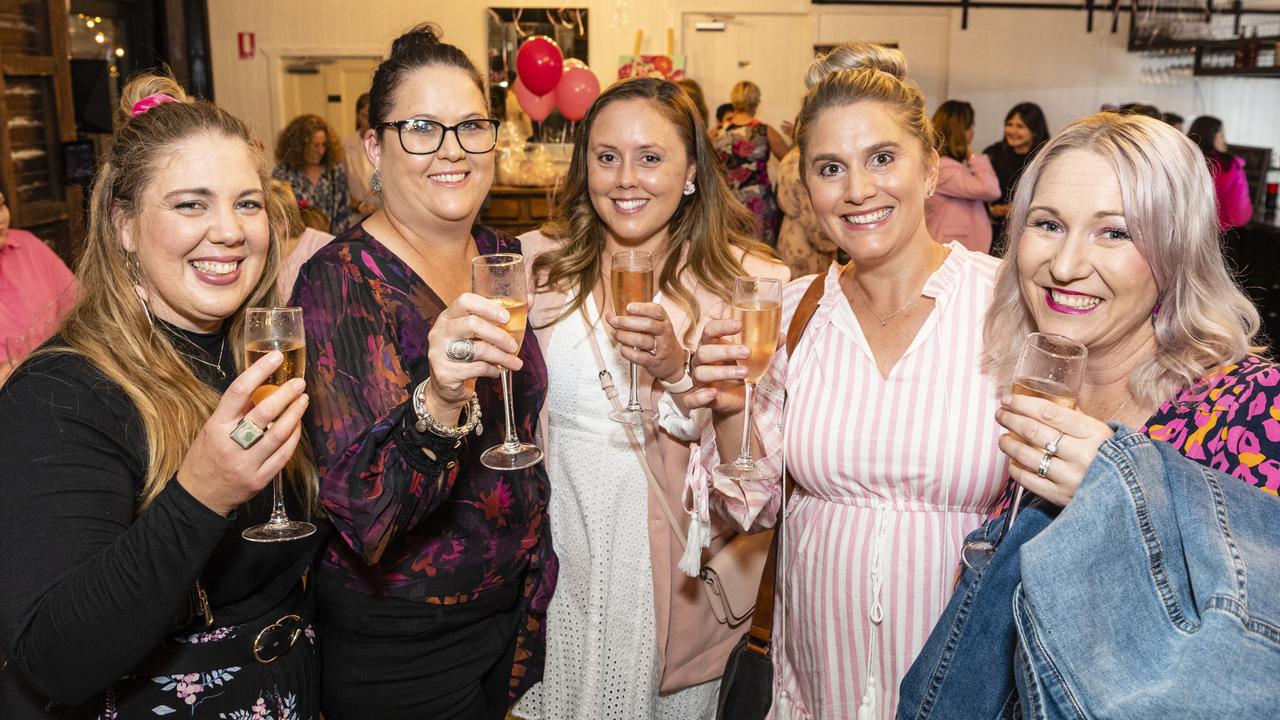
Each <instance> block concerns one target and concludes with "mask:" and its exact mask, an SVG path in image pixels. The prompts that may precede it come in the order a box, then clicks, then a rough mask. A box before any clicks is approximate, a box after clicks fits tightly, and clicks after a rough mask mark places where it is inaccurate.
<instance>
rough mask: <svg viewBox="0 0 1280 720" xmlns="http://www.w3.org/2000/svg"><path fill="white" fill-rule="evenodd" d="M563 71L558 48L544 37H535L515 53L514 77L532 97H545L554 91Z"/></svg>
mask: <svg viewBox="0 0 1280 720" xmlns="http://www.w3.org/2000/svg"><path fill="white" fill-rule="evenodd" d="M563 70H564V55H562V54H561V53H560V46H559V45H556V41H555V40H552V39H551V38H549V37H547V36H546V35H535V36H533V37H531V38H529V39H528V40H526V41H525V42H524V44H523V45H521V46H520V50H519V52H517V53H516V75H517V76H519V77H520V79H521V80H523V81H524V86H525V87H527V88H529V91H530V92H532V93H533V94H534V95H546V94H547V93H549V92H551V91H552V90H555V89H556V84H557V83H559V82H560V74H561V73H562V72H563Z"/></svg>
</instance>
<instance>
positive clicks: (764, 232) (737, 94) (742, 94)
mask: <svg viewBox="0 0 1280 720" xmlns="http://www.w3.org/2000/svg"><path fill="white" fill-rule="evenodd" d="M729 99H730V101H731V102H732V103H733V112H731V113H729V114H728V115H726V116H725V118H724V125H723V128H722V130H721V132H720V134H719V135H718V136H717V137H716V139H715V148H716V154H718V155H719V156H720V160H721V161H722V162H724V167H725V173H726V174H727V175H728V178H729V187H730V188H731V189H732V190H733V194H734V195H736V196H737V198H738V200H739V201H740V202H741V203H742V204H743V205H746V206H747V209H748V210H750V211H751V212H752V214H754V215H755V216H756V217H757V218H758V219H759V223H760V229H759V233H758V234H757V236H756V237H757V238H758V239H759V240H760V241H762V242H763V243H764V244H766V245H768V246H770V247H773V246H775V245H777V244H778V223H779V221H780V220H781V217H779V214H778V201H777V198H776V197H775V196H774V192H773V183H772V182H770V180H769V157H770V155H772V156H773V157H774V158H777V159H778V160H781V159H782V158H783V156H784V155H786V154H787V151H788V150H790V149H791V146H790V145H789V144H788V143H787V141H786V139H785V138H783V137H782V135H781V134H780V133H779V132H778V131H777V130H774V129H773V128H771V127H769V126H768V125H766V124H764V123H762V122H760V121H759V120H757V119H756V116H755V115H756V110H758V109H759V108H760V86H758V85H756V84H755V83H753V82H751V81H750V80H742V81H740V82H739V83H738V84H737V85H734V86H733V91H732V92H731V93H730V94H729Z"/></svg>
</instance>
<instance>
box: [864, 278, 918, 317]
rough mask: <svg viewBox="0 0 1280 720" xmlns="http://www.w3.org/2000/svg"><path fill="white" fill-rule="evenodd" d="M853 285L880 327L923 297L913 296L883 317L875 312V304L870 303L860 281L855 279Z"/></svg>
mask: <svg viewBox="0 0 1280 720" xmlns="http://www.w3.org/2000/svg"><path fill="white" fill-rule="evenodd" d="M854 285H855V286H856V287H857V288H858V292H860V293H862V297H864V298H866V300H867V312H869V313H871V314H872V315H874V316H875V318H876V319H877V320H879V321H880V327H884V326H885V325H886V324H887V323H888V322H889V321H890V320H892V319H893V317H894V316H895V315H898V314H900V313H902V312H904V311H905V310H906V309H907V308H909V307H911V306H912V305H915V304H916V301H917V300H919V299H920V298H922V297H924V295H916V296H915V297H913V298H911V299H910V300H909V301H907V304H906V305H903V306H902V307H900V308H898V309H897V310H894V311H893V312H891V313H889V314H888V315H885V316H884V317H880V313H878V312H876V309H875V306H873V305H872V304H871V296H870V295H868V294H867V291H866V290H864V289H863V287H862V283H859V282H857V281H856V280H855V281H854Z"/></svg>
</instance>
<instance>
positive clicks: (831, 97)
mask: <svg viewBox="0 0 1280 720" xmlns="http://www.w3.org/2000/svg"><path fill="white" fill-rule="evenodd" d="M804 83H805V86H806V87H808V88H809V92H808V94H806V95H805V96H804V101H803V102H802V103H801V104H800V115H799V117H798V118H796V144H797V145H799V146H800V177H801V178H802V179H803V178H804V174H805V166H806V165H808V162H807V159H808V147H809V127H810V126H812V125H813V122H814V121H815V120H816V119H817V118H818V115H820V114H821V113H822V112H823V111H824V110H828V109H830V108H841V107H846V106H848V105H852V104H854V103H857V102H862V101H864V100H869V101H872V102H878V103H881V104H883V105H886V106H888V107H889V108H890V109H892V110H893V111H894V115H895V116H896V118H897V121H898V123H899V124H900V125H901V126H902V127H903V128H905V129H907V130H908V131H909V132H910V133H911V134H912V135H914V136H915V137H916V138H917V139H919V140H920V146H921V148H922V149H924V150H925V152H926V154H927V153H928V152H929V151H931V150H933V149H934V134H933V127H932V124H931V123H930V122H929V116H928V114H926V113H925V109H924V93H922V92H920V88H919V87H918V86H917V85H916V84H915V83H914V82H912V81H911V80H909V79H908V78H907V58H906V56H904V55H903V54H902V52H901V51H899V50H895V49H893V48H887V47H885V46H883V45H876V44H874V43H848V44H845V45H841V46H840V47H837V48H835V49H834V50H832V51H831V52H829V53H827V54H826V55H823V56H822V57H820V58H818V59H817V60H814V61H813V64H811V65H810V66H809V71H808V73H806V74H805V79H804Z"/></svg>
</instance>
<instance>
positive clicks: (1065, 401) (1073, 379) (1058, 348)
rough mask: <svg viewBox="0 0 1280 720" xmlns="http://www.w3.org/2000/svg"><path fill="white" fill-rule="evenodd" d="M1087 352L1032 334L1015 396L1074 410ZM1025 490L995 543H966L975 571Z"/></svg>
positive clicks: (966, 556)
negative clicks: (1022, 396)
mask: <svg viewBox="0 0 1280 720" xmlns="http://www.w3.org/2000/svg"><path fill="white" fill-rule="evenodd" d="M1088 355H1089V351H1088V349H1086V348H1085V346H1083V345H1081V344H1080V343H1078V342H1076V341H1074V340H1072V339H1070V338H1065V337H1063V336H1061V335H1054V334H1051V333H1038V332H1036V333H1031V334H1030V335H1028V336H1027V340H1026V342H1025V343H1024V344H1023V346H1022V355H1020V356H1019V357H1018V365H1017V367H1016V368H1015V369H1014V372H1013V378H1014V379H1013V390H1012V392H1013V394H1014V395H1026V396H1029V397H1037V398H1041V399H1044V400H1048V401H1049V402H1051V403H1054V404H1055V405H1061V406H1062V407H1066V408H1075V406H1076V398H1077V397H1078V396H1079V395H1080V386H1081V385H1082V384H1083V383H1084V364H1085V360H1086V358H1087V357H1088ZM1023 492H1024V488H1023V487H1022V486H1021V485H1019V486H1018V487H1017V489H1016V490H1014V493H1013V503H1012V504H1011V505H1010V506H1009V510H1008V512H1007V513H1005V520H1004V526H1003V528H1002V529H1001V531H1000V535H999V536H997V537H996V538H995V539H994V540H988V539H985V538H984V539H978V540H970V541H969V542H967V543H965V545H964V551H963V553H962V554H961V558H962V559H963V560H964V564H965V565H967V566H968V567H970V568H972V569H974V570H981V569H982V568H984V567H986V565H987V563H988V562H990V561H991V556H992V555H994V554H995V552H996V548H997V547H998V546H999V542H1000V540H1001V539H1003V538H1004V536H1005V535H1006V534H1007V533H1008V532H1009V528H1011V527H1013V521H1014V520H1016V519H1017V518H1018V509H1019V507H1021V505H1022V494H1023Z"/></svg>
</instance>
